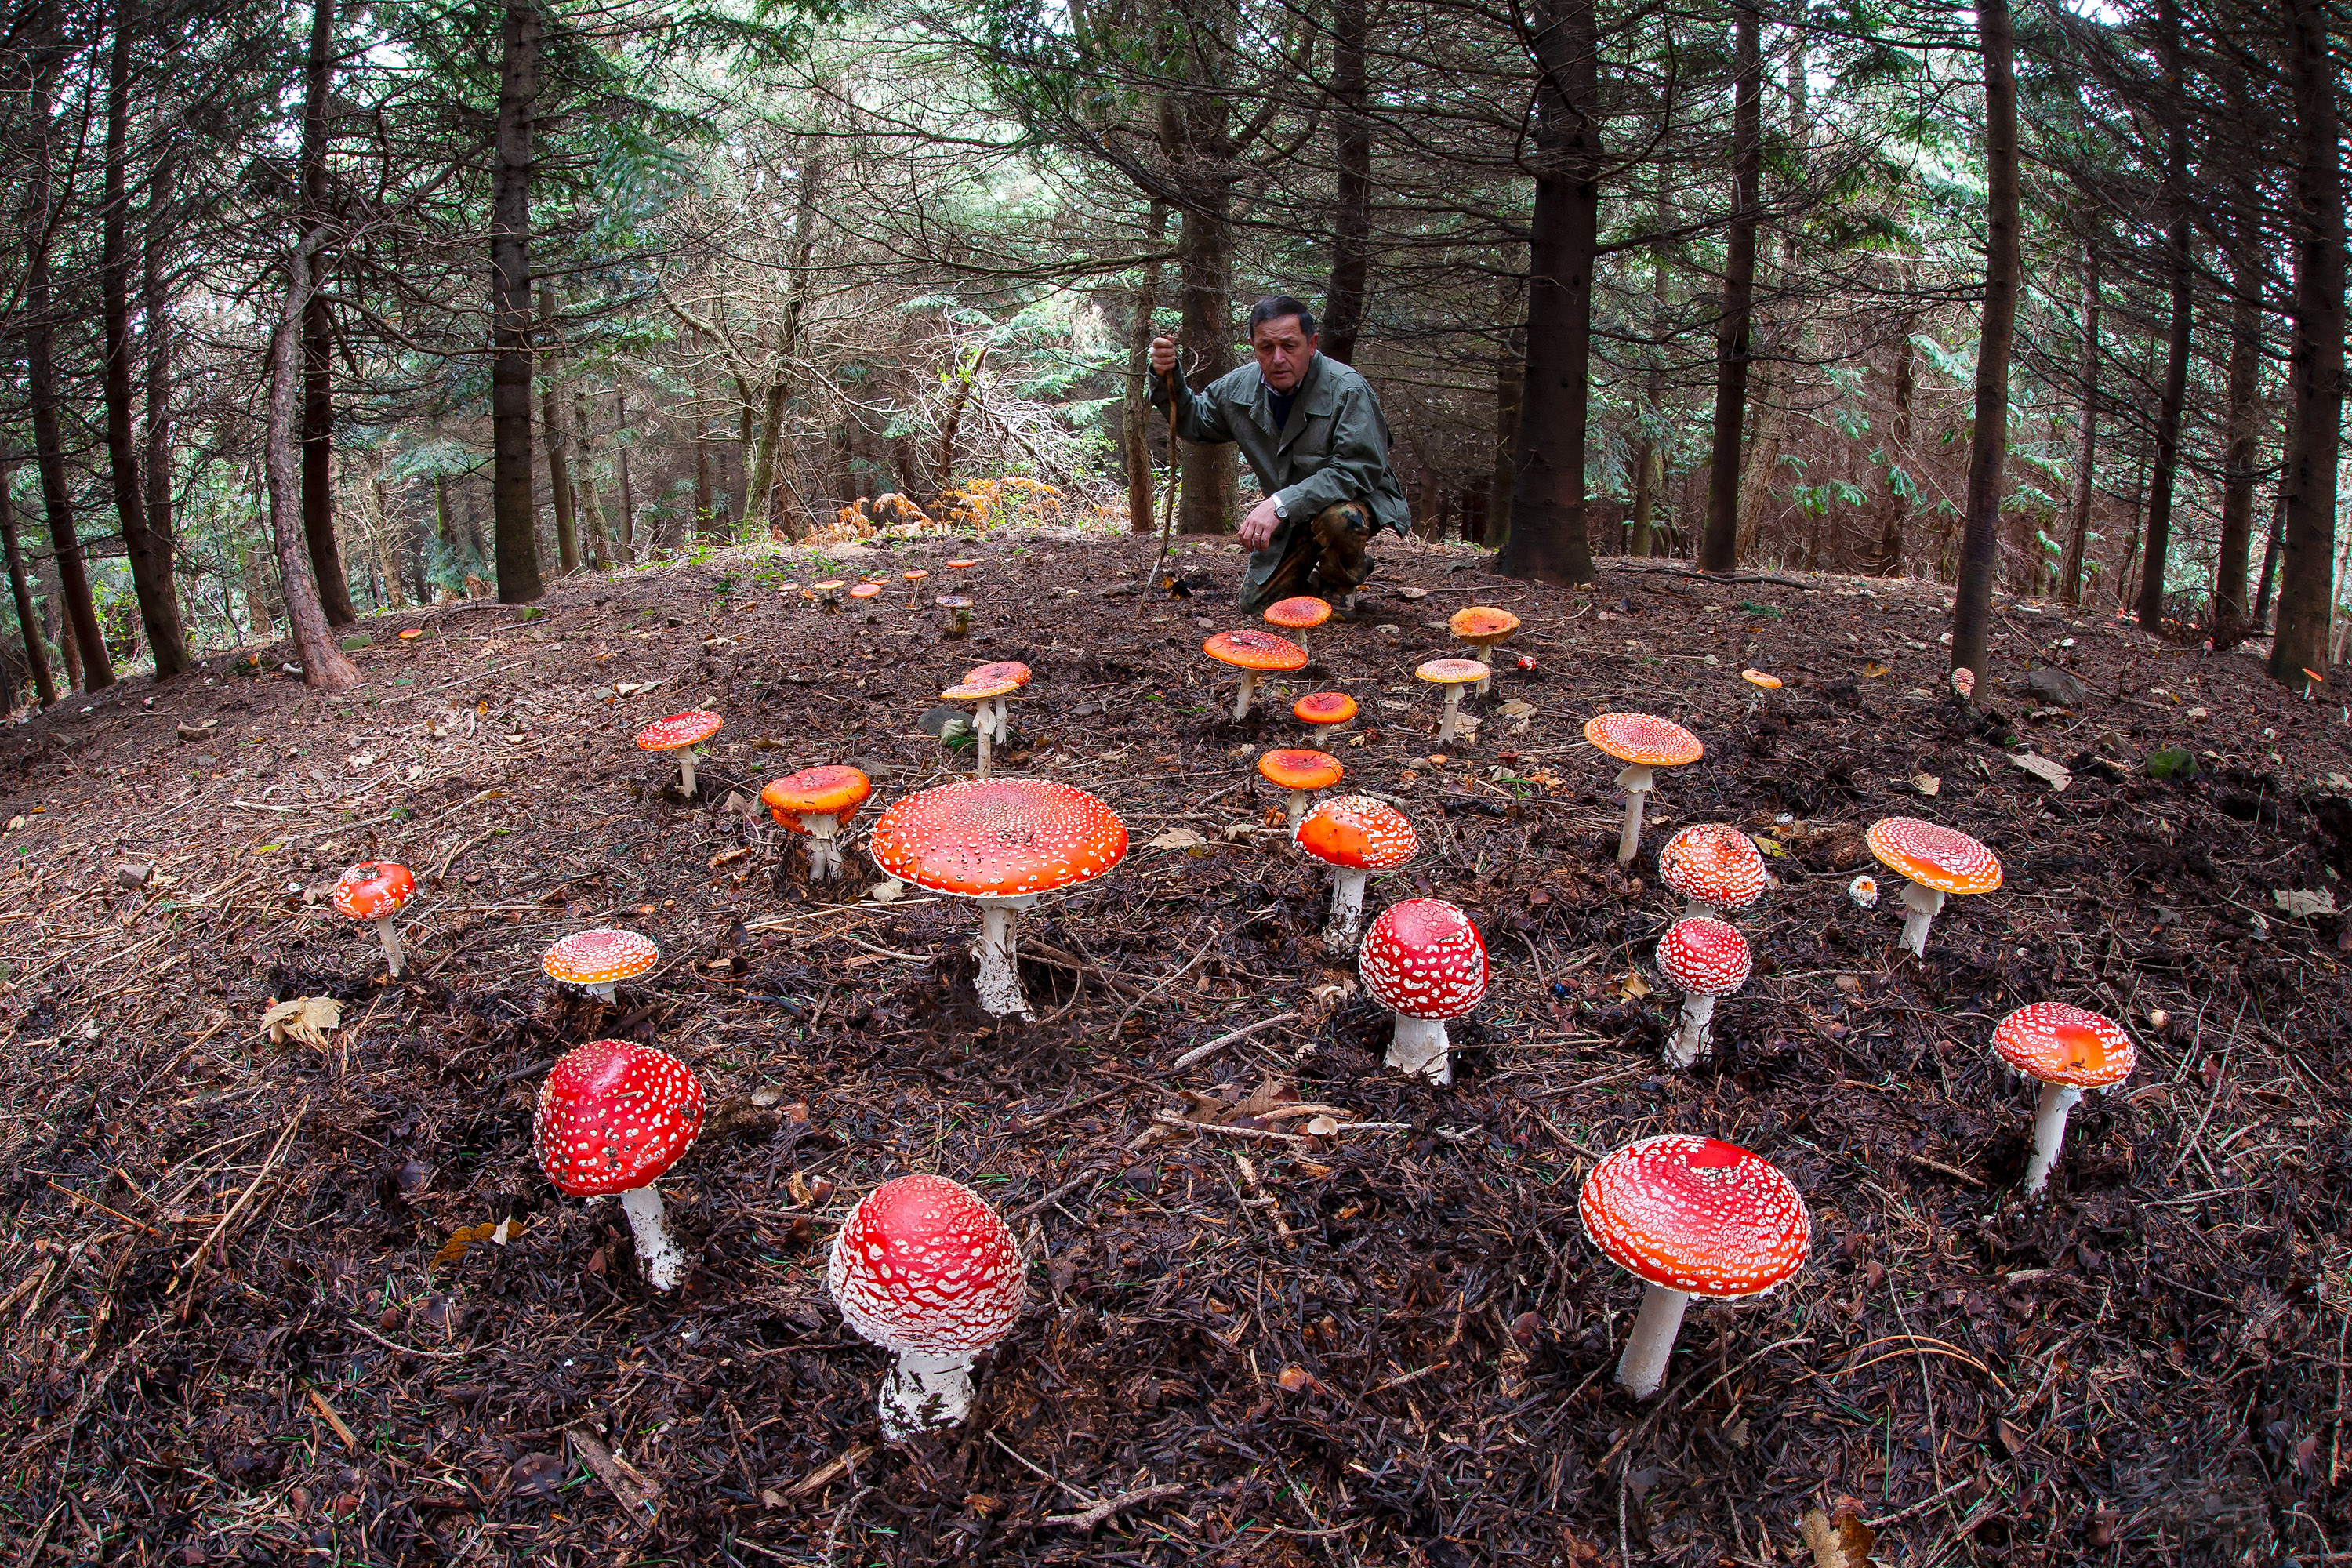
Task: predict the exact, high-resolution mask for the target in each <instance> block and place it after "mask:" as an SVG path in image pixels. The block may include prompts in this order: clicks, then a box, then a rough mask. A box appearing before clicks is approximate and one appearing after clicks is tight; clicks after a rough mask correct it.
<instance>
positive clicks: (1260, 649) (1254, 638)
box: [1201, 629, 1307, 724]
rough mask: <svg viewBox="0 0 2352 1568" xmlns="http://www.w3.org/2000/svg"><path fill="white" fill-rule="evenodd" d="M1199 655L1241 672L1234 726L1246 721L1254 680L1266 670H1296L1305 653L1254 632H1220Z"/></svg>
mask: <svg viewBox="0 0 2352 1568" xmlns="http://www.w3.org/2000/svg"><path fill="white" fill-rule="evenodd" d="M1201 651H1202V653H1205V654H1207V655H1208V656H1209V657H1210V658H1213V659H1215V660H1216V661H1217V662H1218V663H1220V664H1230V665H1232V666H1233V667H1234V668H1235V669H1238V670H1240V671H1241V672H1242V684H1241V689H1239V690H1237V691H1235V692H1234V722H1235V723H1237V724H1238V723H1239V722H1241V721H1243V720H1244V719H1246V718H1248V717H1249V706H1250V699H1251V698H1252V697H1253V696H1255V695H1256V693H1257V678H1258V677H1259V676H1260V675H1261V674H1264V673H1265V672H1267V671H1269V670H1272V671H1280V670H1286V669H1299V668H1304V667H1305V665H1306V663H1307V650H1306V649H1305V648H1303V647H1299V646H1298V645H1297V643H1295V642H1292V641H1291V640H1290V639H1289V638H1288V637H1276V636H1275V635H1274V634H1273V633H1272V632H1261V631H1257V630H1255V629H1250V630H1244V631H1238V632H1219V633H1218V634H1217V635H1216V636H1215V637H1211V638H1210V639H1209V640H1208V641H1206V642H1204V643H1202V645H1201Z"/></svg>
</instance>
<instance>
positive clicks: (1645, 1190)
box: [1576, 1132, 1813, 1399]
mask: <svg viewBox="0 0 2352 1568" xmlns="http://www.w3.org/2000/svg"><path fill="white" fill-rule="evenodd" d="M1576 1209H1577V1214H1578V1215H1579V1216H1580V1218H1581V1219H1582V1220H1583V1221H1584V1234H1585V1235H1587V1236H1589V1237H1591V1238H1592V1242H1593V1245H1594V1246H1596V1247H1600V1248H1601V1251H1603V1252H1605V1253H1607V1254H1608V1255H1609V1260H1610V1261H1611V1262H1612V1263H1614V1264H1616V1265H1617V1266H1618V1267H1619V1268H1624V1269H1628V1270H1631V1271H1632V1272H1633V1273H1634V1274H1638V1275H1640V1276H1641V1278H1642V1279H1643V1281H1644V1282H1646V1283H1647V1284H1648V1286H1649V1289H1648V1291H1647V1293H1645V1294H1644V1295H1643V1298H1642V1310H1641V1311H1640V1313H1639V1314H1638V1315H1636V1316H1635V1318H1634V1320H1633V1333H1632V1334H1631V1335H1629V1336H1628V1337H1627V1339H1626V1341H1625V1353H1624V1355H1623V1356H1622V1357H1621V1358H1620V1359H1619V1361H1618V1363H1617V1382H1618V1384H1619V1385H1620V1386H1622V1388H1623V1389H1624V1390H1625V1391H1626V1392H1627V1393H1628V1394H1632V1395H1633V1397H1634V1398H1636V1399H1647V1398H1649V1397H1650V1395H1652V1394H1655V1393H1657V1392H1658V1388H1659V1386H1660V1385H1661V1384H1664V1382H1665V1380H1666V1358H1667V1357H1668V1356H1669V1355H1671V1354H1673V1353H1674V1348H1675V1331H1677V1330H1679V1329H1680V1328H1681V1327H1682V1321H1683V1308H1684V1307H1685V1305H1687V1304H1688V1303H1689V1301H1690V1299H1691V1298H1692V1297H1693V1296H1701V1297H1706V1298H1708V1299H1710V1300H1718V1301H1728V1300H1738V1299H1739V1298H1740V1297H1743V1296H1760V1295H1762V1294H1763V1293H1764V1292H1765V1291H1767V1290H1769V1289H1772V1288H1773V1287H1774V1286H1776V1285H1778V1284H1780V1282H1781V1281H1782V1280H1784V1279H1788V1278H1789V1276H1790V1275H1791V1274H1794V1273H1795V1272H1796V1271H1797V1269H1798V1267H1799V1266H1800V1265H1801V1264H1802V1263H1803V1262H1804V1261H1805V1249H1806V1248H1807V1247H1809V1246H1810V1245H1811V1242H1812V1237H1813V1220H1812V1215H1810V1214H1808V1213H1806V1212H1805V1200H1804V1199H1803V1198H1801V1197H1800V1196H1799V1195H1798V1194H1797V1189H1796V1185H1795V1184H1793V1183H1791V1182H1790V1180H1789V1178H1788V1177H1787V1176H1784V1175H1782V1174H1781V1173H1780V1171H1779V1170H1778V1169H1776V1168H1775V1167H1774V1166H1773V1165H1772V1163H1770V1162H1769V1161H1767V1160H1764V1159H1760V1158H1759V1157H1758V1156H1756V1155H1754V1154H1751V1153H1749V1152H1748V1151H1747V1150H1745V1149H1742V1148H1740V1147H1739V1146H1738V1144H1736V1143H1726V1142H1723V1141H1722V1140H1721V1139H1719V1138H1695V1137H1692V1136H1691V1135H1690V1134H1688V1133H1686V1132H1668V1133H1664V1134H1663V1135H1661V1136H1659V1137H1655V1138H1644V1139H1643V1140H1641V1141H1640V1142H1635V1143H1628V1144H1626V1145H1625V1147H1623V1148H1622V1149H1620V1150H1618V1151H1616V1152H1614V1153H1612V1154H1610V1155H1609V1156H1608V1157H1607V1158H1605V1159H1603V1160H1602V1161H1601V1163H1599V1164H1597V1165H1595V1166H1594V1167H1593V1168H1592V1174H1591V1175H1589V1176H1587V1177H1586V1178H1585V1179H1584V1190H1583V1191H1582V1193H1581V1194H1579V1195H1578V1198H1577V1203H1576Z"/></svg>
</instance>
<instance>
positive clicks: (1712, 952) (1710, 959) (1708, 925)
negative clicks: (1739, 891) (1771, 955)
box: [1658, 915, 1750, 996]
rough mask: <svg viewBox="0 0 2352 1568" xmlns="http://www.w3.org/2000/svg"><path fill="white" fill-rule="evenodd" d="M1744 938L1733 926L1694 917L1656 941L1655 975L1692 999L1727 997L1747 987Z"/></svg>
mask: <svg viewBox="0 0 2352 1568" xmlns="http://www.w3.org/2000/svg"><path fill="white" fill-rule="evenodd" d="M1749 963H1750V960H1749V958H1748V939H1747V938H1746V937H1744V936H1742V935H1740V934H1739V931H1738V927H1736V926H1730V925H1726V924H1725V923H1724V922H1723V921H1715V920H1708V919H1707V918H1706V916H1704V915H1696V916H1693V917H1692V918H1690V919H1688V920H1679V921H1675V923H1674V924H1673V925H1671V926H1669V927H1667V928H1666V934H1665V935H1664V936H1663V937H1661V938H1659V939H1658V973H1661V974H1663V975H1664V976H1665V977H1666V978H1667V979H1668V980H1671V981H1673V982H1674V983H1675V989H1677V990H1679V991H1682V992H1683V993H1685V994H1687V995H1692V996H1728V995H1730V994H1732V993H1733V992H1735V991H1737V990H1738V989H1739V988H1740V987H1741V986H1743V985H1745V984H1748V965H1749Z"/></svg>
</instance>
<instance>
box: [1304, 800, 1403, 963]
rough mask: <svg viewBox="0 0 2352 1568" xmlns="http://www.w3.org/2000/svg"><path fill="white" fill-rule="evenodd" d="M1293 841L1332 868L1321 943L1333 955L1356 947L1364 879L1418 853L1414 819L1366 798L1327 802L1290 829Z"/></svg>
mask: <svg viewBox="0 0 2352 1568" xmlns="http://www.w3.org/2000/svg"><path fill="white" fill-rule="evenodd" d="M1290 837H1291V841H1292V842H1293V843H1295V844H1297V846H1298V847H1300V848H1301V849H1304V850H1305V851H1306V852H1307V854H1309V855H1311V856H1313V857H1314V858H1316V859H1318V860H1320V861H1322V862H1323V864H1325V865H1326V866H1328V867H1330V868H1331V920H1330V923H1329V924H1328V925H1326V926H1325V927H1324V928H1323V942H1324V944H1325V945H1326V946H1328V947H1329V948H1330V949H1331V950H1332V951H1333V952H1348V951H1349V950H1350V949H1352V948H1353V947H1354V946H1355V945H1356V931H1357V928H1358V927H1360V925H1361V924H1362V923H1363V919H1364V879H1366V878H1367V877H1370V875H1371V874H1372V873H1373V872H1375V871H1393V870H1395V869H1396V868H1398V867H1400V866H1402V865H1403V864H1404V863H1405V862H1406V861H1408V860H1410V859H1412V858H1413V857H1414V856H1415V855H1416V854H1418V853H1420V851H1421V840H1420V838H1419V837H1416V836H1415V835H1414V833H1413V831H1412V818H1410V817H1408V816H1405V814H1404V813H1403V812H1402V811H1399V810H1398V809H1397V808H1396V807H1395V806H1392V805H1389V804H1388V803H1387V802H1386V801H1381V800H1374V799H1373V798H1372V797H1371V796H1370V795H1340V796H1339V797H1337V798H1336V799H1332V800H1327V801H1325V802H1324V803H1323V804H1322V805H1318V806H1317V807H1316V808H1315V809H1314V810H1312V811H1310V812H1308V813H1307V815H1306V816H1302V817H1300V818H1299V819H1298V826H1297V827H1295V828H1293V829H1291V833H1290Z"/></svg>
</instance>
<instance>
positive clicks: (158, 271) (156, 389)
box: [140, 152, 195, 679]
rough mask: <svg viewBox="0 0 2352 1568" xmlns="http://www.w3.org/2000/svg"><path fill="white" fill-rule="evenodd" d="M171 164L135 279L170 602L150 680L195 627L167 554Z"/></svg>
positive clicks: (149, 463) (149, 454)
mask: <svg viewBox="0 0 2352 1568" xmlns="http://www.w3.org/2000/svg"><path fill="white" fill-rule="evenodd" d="M175 172H176V171H175V169H174V165H173V159H172V155H171V154H170V153H168V152H167V153H163V154H162V155H161V156H160V157H159V158H158V159H157V160H156V163H155V171H154V175H153V179H152V184H150V187H149V192H148V198H147V232H146V237H145V242H144V246H143V247H142V248H143V251H144V262H145V265H144V267H143V268H142V276H141V279H140V295H141V299H140V309H141V311H142V314H143V315H144V316H145V318H146V324H145V338H146V342H145V345H144V346H145V348H146V351H147V368H146V381H147V427H146V430H145V433H144V434H145V443H146V460H145V461H144V463H143V464H142V468H143V470H144V472H145V475H146V480H147V506H146V512H147V539H148V542H149V545H150V547H151V548H152V550H153V551H154V552H155V554H156V557H157V560H158V562H159V570H158V572H157V575H158V576H159V577H160V578H161V579H162V580H163V584H164V590H165V592H166V593H167V594H168V595H170V597H171V599H172V604H173V615H172V622H171V630H172V637H171V641H170V645H169V646H170V647H171V649H172V660H173V662H172V664H171V667H170V668H168V669H167V668H165V666H164V658H163V648H164V647H165V643H164V641H163V638H162V637H160V636H159V635H157V634H156V631H155V628H154V627H153V626H150V627H149V628H148V629H149V638H150V640H151V641H152V642H153V643H154V645H155V648H156V656H155V676H156V679H163V677H164V676H166V675H176V674H178V673H180V672H181V671H182V670H184V669H186V668H188V662H189V657H190V656H189V649H188V641H189V638H188V628H189V627H191V626H194V624H195V616H194V605H195V594H194V588H193V586H190V587H189V588H188V590H187V592H188V604H189V611H190V613H189V614H187V615H186V616H182V615H181V614H180V612H179V591H178V589H177V588H176V587H175V586H174V573H173V551H174V550H175V549H176V548H177V545H178V539H179V515H178V513H179V491H178V487H177V486H176V485H175V484H174V483H173V472H172V352H173V347H174V344H173V337H172V300H171V294H170V290H169V289H168V287H167V286H166V283H165V273H166V270H167V264H168V262H169V260H170V256H171V245H172V233H173V224H174V221H175V219H174V215H173V207H172V194H173V183H174V174H175Z"/></svg>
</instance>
